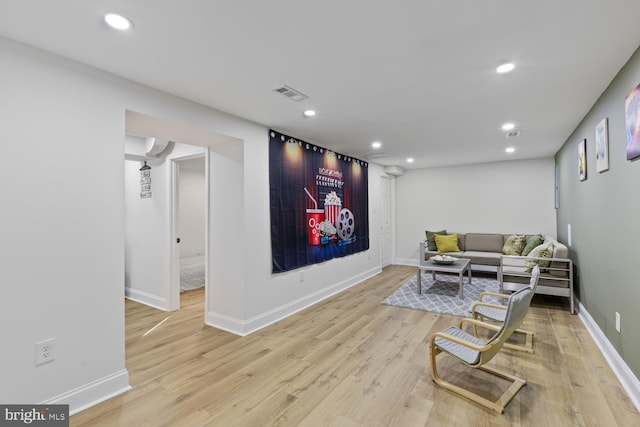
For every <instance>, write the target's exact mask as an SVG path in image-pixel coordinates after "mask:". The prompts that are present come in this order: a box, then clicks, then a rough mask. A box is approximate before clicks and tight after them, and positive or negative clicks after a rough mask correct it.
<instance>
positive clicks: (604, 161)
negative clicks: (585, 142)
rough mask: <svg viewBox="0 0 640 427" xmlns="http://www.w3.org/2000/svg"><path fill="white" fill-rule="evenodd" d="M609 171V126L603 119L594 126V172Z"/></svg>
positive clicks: (605, 119)
mask: <svg viewBox="0 0 640 427" xmlns="http://www.w3.org/2000/svg"><path fill="white" fill-rule="evenodd" d="M608 169H609V126H608V124H607V118H606V117H605V118H604V119H602V120H601V121H600V123H598V125H597V126H596V171H598V172H603V171H606V170H608Z"/></svg>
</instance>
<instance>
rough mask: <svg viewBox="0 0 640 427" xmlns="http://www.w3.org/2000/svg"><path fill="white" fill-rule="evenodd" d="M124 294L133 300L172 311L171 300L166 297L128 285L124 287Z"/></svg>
mask: <svg viewBox="0 0 640 427" xmlns="http://www.w3.org/2000/svg"><path fill="white" fill-rule="evenodd" d="M124 295H125V297H127V298H128V299H130V300H131V301H135V302H139V303H141V304H145V305H149V306H151V307H153V308H157V309H158V310H162V311H171V310H169V302H168V301H167V299H166V298H162V297H159V296H157V295H153V294H150V293H147V292H144V291H138V290H136V289H133V288H128V287H126V288H125V289H124Z"/></svg>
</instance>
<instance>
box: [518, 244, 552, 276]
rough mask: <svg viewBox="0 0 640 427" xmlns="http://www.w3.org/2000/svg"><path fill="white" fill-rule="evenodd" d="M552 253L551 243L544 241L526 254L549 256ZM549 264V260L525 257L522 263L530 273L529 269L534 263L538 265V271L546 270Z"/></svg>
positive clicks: (541, 256) (537, 256) (538, 256)
mask: <svg viewBox="0 0 640 427" xmlns="http://www.w3.org/2000/svg"><path fill="white" fill-rule="evenodd" d="M552 255H553V243H552V242H546V243H543V244H541V245H539V246H536V247H535V248H533V250H532V251H531V252H530V253H529V255H528V256H530V257H533V258H551V256H552ZM549 264H551V261H546V260H542V259H527V260H525V262H524V265H525V266H526V267H527V273H531V269H532V268H533V267H535V266H536V265H538V266H540V271H541V272H543V273H544V272H546V271H547V267H549Z"/></svg>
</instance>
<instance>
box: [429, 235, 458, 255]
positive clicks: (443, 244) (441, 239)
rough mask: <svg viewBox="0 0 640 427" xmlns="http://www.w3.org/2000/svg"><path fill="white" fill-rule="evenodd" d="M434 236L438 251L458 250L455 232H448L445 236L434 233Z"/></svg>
mask: <svg viewBox="0 0 640 427" xmlns="http://www.w3.org/2000/svg"><path fill="white" fill-rule="evenodd" d="M434 238H435V241H436V247H437V248H438V252H440V253H444V252H460V248H458V235H457V234H449V235H446V236H445V235H442V234H436V235H435V236H434Z"/></svg>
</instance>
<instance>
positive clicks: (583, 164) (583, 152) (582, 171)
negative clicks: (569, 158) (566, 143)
mask: <svg viewBox="0 0 640 427" xmlns="http://www.w3.org/2000/svg"><path fill="white" fill-rule="evenodd" d="M578 174H579V178H580V181H584V180H585V179H587V140H586V139H583V140H582V141H580V142H579V143H578Z"/></svg>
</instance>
